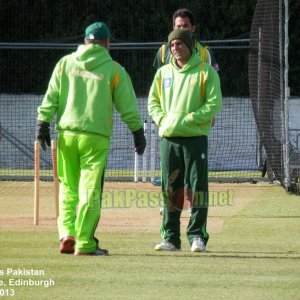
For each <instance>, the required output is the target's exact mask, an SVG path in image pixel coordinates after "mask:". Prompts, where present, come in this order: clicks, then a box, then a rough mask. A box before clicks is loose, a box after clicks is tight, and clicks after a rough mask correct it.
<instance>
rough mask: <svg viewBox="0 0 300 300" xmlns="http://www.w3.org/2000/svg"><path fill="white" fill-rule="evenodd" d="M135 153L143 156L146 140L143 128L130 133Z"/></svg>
mask: <svg viewBox="0 0 300 300" xmlns="http://www.w3.org/2000/svg"><path fill="white" fill-rule="evenodd" d="M132 134H133V141H134V147H135V152H136V153H137V154H138V155H143V153H144V151H145V148H146V138H145V134H144V128H143V127H142V128H140V129H139V130H137V131H134V132H132Z"/></svg>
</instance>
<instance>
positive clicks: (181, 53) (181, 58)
mask: <svg viewBox="0 0 300 300" xmlns="http://www.w3.org/2000/svg"><path fill="white" fill-rule="evenodd" d="M170 49H171V53H172V55H173V57H174V58H175V59H176V61H177V64H179V65H180V66H182V65H184V64H186V63H187V62H188V60H189V59H190V57H191V51H190V49H189V48H188V47H187V45H186V44H185V43H184V42H182V41H181V40H178V39H175V40H173V41H171V43H170Z"/></svg>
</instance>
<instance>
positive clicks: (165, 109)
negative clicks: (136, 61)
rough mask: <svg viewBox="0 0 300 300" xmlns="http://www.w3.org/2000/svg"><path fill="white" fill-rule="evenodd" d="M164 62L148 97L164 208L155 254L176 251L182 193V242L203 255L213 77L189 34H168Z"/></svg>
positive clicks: (217, 104) (216, 104)
mask: <svg viewBox="0 0 300 300" xmlns="http://www.w3.org/2000/svg"><path fill="white" fill-rule="evenodd" d="M168 44H169V47H170V50H171V53H172V58H171V61H170V63H169V64H167V65H165V66H162V67H161V68H160V69H158V71H157V72H156V74H155V77H154V80H153V82H152V85H151V89H150V92H149V97H148V112H149V114H150V116H151V118H152V119H153V121H154V122H155V123H156V125H157V126H158V128H159V136H160V137H161V141H160V157H161V178H162V183H161V190H162V195H163V201H164V207H163V218H162V224H161V235H162V238H163V242H161V243H159V244H157V245H156V246H155V250H158V251H160V250H166V251H174V250H180V249H181V238H180V216H181V212H182V208H183V207H182V202H181V199H182V191H183V190H184V189H185V188H187V189H188V190H189V191H191V194H192V196H191V199H192V206H191V216H190V221H189V224H188V227H187V238H188V241H189V244H190V247H191V251H192V252H205V251H206V244H207V241H208V239H209V235H208V233H207V231H206V223H207V214H208V204H209V203H208V161H207V159H208V158H207V149H208V135H209V133H210V130H211V126H212V119H213V118H214V116H215V115H216V114H217V113H218V112H219V111H220V110H221V106H222V95H221V89H220V80H219V76H218V73H217V72H216V70H214V68H212V67H211V66H210V65H209V64H207V63H205V62H203V61H201V58H200V57H199V55H198V54H197V52H196V51H195V50H194V42H193V39H192V34H191V32H190V31H188V30H184V29H175V30H173V31H172V32H171V33H170V34H169V36H168Z"/></svg>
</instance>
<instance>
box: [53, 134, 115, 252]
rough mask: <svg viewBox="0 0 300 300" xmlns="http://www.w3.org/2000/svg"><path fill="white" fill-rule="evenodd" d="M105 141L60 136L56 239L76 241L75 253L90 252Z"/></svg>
mask: <svg viewBox="0 0 300 300" xmlns="http://www.w3.org/2000/svg"><path fill="white" fill-rule="evenodd" d="M109 142H110V140H109V138H108V137H104V136H100V135H96V134H87V133H74V132H70V131H64V132H60V133H59V135H58V147H57V164H58V177H59V181H60V191H59V211H60V213H59V218H58V221H57V224H58V231H59V237H60V239H62V238H63V237H66V236H73V237H75V238H76V251H79V252H93V251H95V250H96V247H97V244H98V240H97V239H96V238H95V237H94V234H95V230H96V228H97V225H98V222H99V219H100V211H101V196H102V189H103V183H104V172H105V166H106V160H107V154H108V150H109Z"/></svg>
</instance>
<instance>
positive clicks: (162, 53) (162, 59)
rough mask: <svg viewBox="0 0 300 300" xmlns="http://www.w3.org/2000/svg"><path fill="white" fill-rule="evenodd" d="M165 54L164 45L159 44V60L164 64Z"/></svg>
mask: <svg viewBox="0 0 300 300" xmlns="http://www.w3.org/2000/svg"><path fill="white" fill-rule="evenodd" d="M165 54H166V45H162V46H161V61H162V63H163V64H164V63H165Z"/></svg>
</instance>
